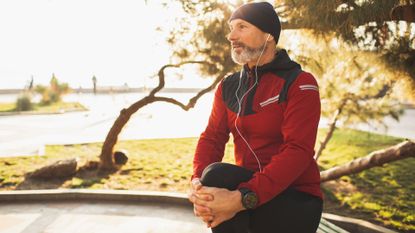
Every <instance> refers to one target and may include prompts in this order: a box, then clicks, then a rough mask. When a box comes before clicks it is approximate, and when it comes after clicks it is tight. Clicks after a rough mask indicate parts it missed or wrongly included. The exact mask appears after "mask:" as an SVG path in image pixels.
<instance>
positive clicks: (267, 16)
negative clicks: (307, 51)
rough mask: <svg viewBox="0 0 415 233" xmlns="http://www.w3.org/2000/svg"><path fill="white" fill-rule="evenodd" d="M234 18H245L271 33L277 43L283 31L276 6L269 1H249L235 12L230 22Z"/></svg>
mask: <svg viewBox="0 0 415 233" xmlns="http://www.w3.org/2000/svg"><path fill="white" fill-rule="evenodd" d="M234 19H243V20H245V21H247V22H249V23H251V24H253V25H255V26H256V27H257V28H259V29H261V30H262V31H263V32H266V33H269V34H271V35H272V36H273V37H274V39H275V43H278V39H279V38H280V33H281V23H280V20H279V18H278V15H277V13H276V12H275V10H274V7H272V5H271V4H270V3H268V2H255V3H247V4H245V5H242V6H240V7H239V8H238V9H236V11H235V12H233V14H232V16H231V18H230V19H229V22H230V21H232V20H234Z"/></svg>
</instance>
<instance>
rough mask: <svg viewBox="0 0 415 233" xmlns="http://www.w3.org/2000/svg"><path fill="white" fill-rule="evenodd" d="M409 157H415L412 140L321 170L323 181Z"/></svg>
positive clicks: (414, 145)
mask: <svg viewBox="0 0 415 233" xmlns="http://www.w3.org/2000/svg"><path fill="white" fill-rule="evenodd" d="M409 157H415V142H414V141H410V140H408V141H404V142H401V143H399V144H397V145H395V146H392V147H389V148H386V149H383V150H378V151H374V152H372V153H370V154H369V155H367V156H365V157H362V158H358V159H355V160H353V161H351V162H348V163H346V164H343V165H340V166H337V167H333V168H330V169H328V170H325V171H322V172H320V176H321V182H326V181H330V180H334V179H337V178H340V177H342V176H345V175H351V174H355V173H358V172H361V171H363V170H366V169H369V168H372V167H375V166H382V165H383V164H385V163H389V162H393V161H396V160H401V159H405V158H409Z"/></svg>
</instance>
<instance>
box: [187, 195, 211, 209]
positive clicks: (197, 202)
mask: <svg viewBox="0 0 415 233" xmlns="http://www.w3.org/2000/svg"><path fill="white" fill-rule="evenodd" d="M189 201H190V202H191V203H193V204H194V205H200V206H206V203H207V202H208V201H206V200H204V199H201V198H199V196H198V195H196V194H193V193H192V194H190V196H189Z"/></svg>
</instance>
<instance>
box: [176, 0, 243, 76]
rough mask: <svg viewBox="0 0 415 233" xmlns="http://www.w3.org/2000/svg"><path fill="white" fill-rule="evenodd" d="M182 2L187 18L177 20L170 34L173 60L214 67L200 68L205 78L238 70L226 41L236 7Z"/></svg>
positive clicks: (201, 1)
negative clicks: (207, 64) (202, 63)
mask: <svg viewBox="0 0 415 233" xmlns="http://www.w3.org/2000/svg"><path fill="white" fill-rule="evenodd" d="M179 2H180V3H181V7H182V9H183V11H184V12H185V16H184V17H182V18H180V19H177V21H178V24H177V25H178V26H177V27H176V28H173V29H172V30H171V33H170V36H169V38H168V42H169V44H170V45H171V46H172V47H173V49H174V54H173V59H182V60H184V59H188V60H189V59H190V60H191V59H195V60H204V61H207V62H209V63H211V64H214V66H203V67H201V72H202V75H205V76H216V75H218V74H224V75H225V74H228V73H231V72H234V71H235V70H236V68H237V67H236V64H235V63H234V62H233V61H232V58H231V56H230V54H231V52H230V44H229V42H228V41H227V39H226V35H227V34H228V33H229V26H228V22H227V19H228V18H229V17H230V15H231V10H232V7H233V6H232V5H230V4H229V3H226V2H224V1H210V0H198V1H185V0H180V1H179ZM238 5H239V4H238Z"/></svg>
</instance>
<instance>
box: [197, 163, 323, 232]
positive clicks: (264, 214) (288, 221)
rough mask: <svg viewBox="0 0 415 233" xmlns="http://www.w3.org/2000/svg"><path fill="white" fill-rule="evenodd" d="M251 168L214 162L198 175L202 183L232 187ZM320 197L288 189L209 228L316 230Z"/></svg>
mask: <svg viewBox="0 0 415 233" xmlns="http://www.w3.org/2000/svg"><path fill="white" fill-rule="evenodd" d="M253 173H254V172H252V171H249V170H247V169H245V168H242V167H239V166H236V165H232V164H227V163H213V164H211V165H209V166H208V167H206V169H205V170H204V171H203V174H202V177H201V179H200V180H201V183H202V184H203V185H204V186H209V187H217V188H226V189H229V190H235V189H236V188H237V187H238V185H239V184H240V183H242V182H245V181H248V180H249V179H251V177H252V175H253ZM322 209H323V201H322V200H321V199H320V198H319V197H316V196H312V195H310V194H307V193H304V192H300V191H296V190H294V189H287V190H285V191H283V192H282V193H280V194H278V195H277V196H276V197H274V198H273V199H272V200H270V201H269V202H267V203H265V204H263V205H261V206H259V207H257V208H255V209H254V210H245V211H241V212H239V213H237V214H236V215H235V217H233V218H232V219H230V220H228V221H226V222H223V223H222V224H220V225H219V226H217V227H215V228H213V229H212V232H213V233H248V232H250V233H291V232H292V233H315V232H316V231H317V228H318V225H319V223H320V218H321V213H322Z"/></svg>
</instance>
